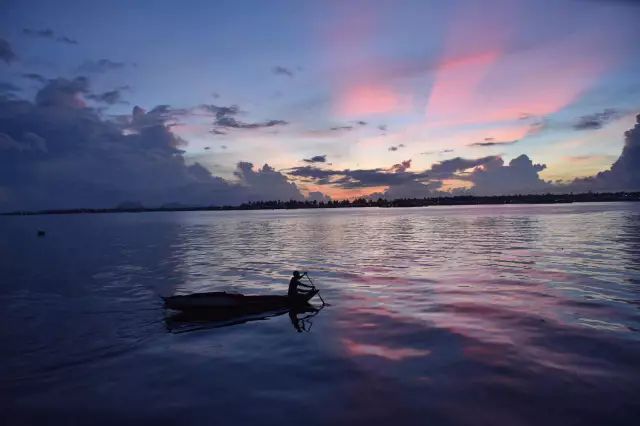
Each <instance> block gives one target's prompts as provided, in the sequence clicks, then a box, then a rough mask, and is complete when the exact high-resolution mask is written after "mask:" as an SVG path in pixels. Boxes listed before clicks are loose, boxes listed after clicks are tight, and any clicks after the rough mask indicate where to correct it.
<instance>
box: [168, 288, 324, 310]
mask: <svg viewBox="0 0 640 426" xmlns="http://www.w3.org/2000/svg"><path fill="white" fill-rule="evenodd" d="M316 294H318V290H312V291H310V292H309V293H307V294H305V295H299V296H297V297H295V298H293V299H291V298H289V297H288V296H277V295H273V296H272V295H254V296H250V295H243V294H236V293H226V292H222V291H216V292H209V293H195V294H187V295H178V296H169V297H163V298H162V299H163V300H164V306H165V308H167V309H173V310H178V311H193V310H217V311H225V310H226V311H240V312H246V313H250V312H262V311H266V310H270V309H279V308H282V309H284V308H292V307H300V306H305V305H308V304H309V300H311V298H312V297H313V296H315V295H316Z"/></svg>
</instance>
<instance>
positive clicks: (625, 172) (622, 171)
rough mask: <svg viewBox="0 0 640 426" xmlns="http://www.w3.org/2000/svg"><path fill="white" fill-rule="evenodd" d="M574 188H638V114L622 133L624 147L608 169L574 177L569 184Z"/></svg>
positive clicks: (639, 160)
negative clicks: (629, 127)
mask: <svg viewBox="0 0 640 426" xmlns="http://www.w3.org/2000/svg"><path fill="white" fill-rule="evenodd" d="M570 188H573V189H575V190H599V191H623V190H624V191H629V190H634V191H637V190H639V189H640V114H638V115H637V116H636V124H635V126H634V127H633V128H631V129H629V130H627V131H626V132H625V133H624V148H622V153H621V154H620V157H618V159H617V160H616V161H615V162H614V163H613V164H612V165H611V168H610V169H609V170H605V171H602V172H600V173H598V174H597V175H595V176H593V177H590V178H586V179H576V180H575V181H574V182H572V184H571V185H570Z"/></svg>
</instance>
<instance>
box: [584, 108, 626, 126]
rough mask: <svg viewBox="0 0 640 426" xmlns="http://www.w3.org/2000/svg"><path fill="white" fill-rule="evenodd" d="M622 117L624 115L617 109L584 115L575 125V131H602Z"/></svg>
mask: <svg viewBox="0 0 640 426" xmlns="http://www.w3.org/2000/svg"><path fill="white" fill-rule="evenodd" d="M622 115H624V114H623V113H622V112H621V111H619V110H617V109H613V108H607V109H605V110H604V111H602V112H597V113H594V114H589V115H583V116H582V117H580V118H579V119H578V121H577V122H576V123H575V124H573V128H574V129H575V130H595V129H600V128H602V127H603V126H604V125H606V124H607V123H609V122H610V121H613V120H615V119H617V118H620V117H622Z"/></svg>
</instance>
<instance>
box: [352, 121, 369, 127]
mask: <svg viewBox="0 0 640 426" xmlns="http://www.w3.org/2000/svg"><path fill="white" fill-rule="evenodd" d="M355 123H356V124H357V125H359V126H366V125H367V122H366V121H362V120H358V121H356V122H355Z"/></svg>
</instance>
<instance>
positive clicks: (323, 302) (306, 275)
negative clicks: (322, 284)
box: [304, 272, 326, 306]
mask: <svg viewBox="0 0 640 426" xmlns="http://www.w3.org/2000/svg"><path fill="white" fill-rule="evenodd" d="M304 276H305V277H307V279H308V280H309V282H310V283H311V286H312V287H313V288H314V289H316V290H318V289H317V288H316V286H315V284H314V283H313V281H311V278H309V274H308V273H306V272H305V273H304ZM318 297H319V298H320V300H321V301H322V306H324V305H326V302H325V301H324V299H323V298H322V296H321V295H320V290H318Z"/></svg>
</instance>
